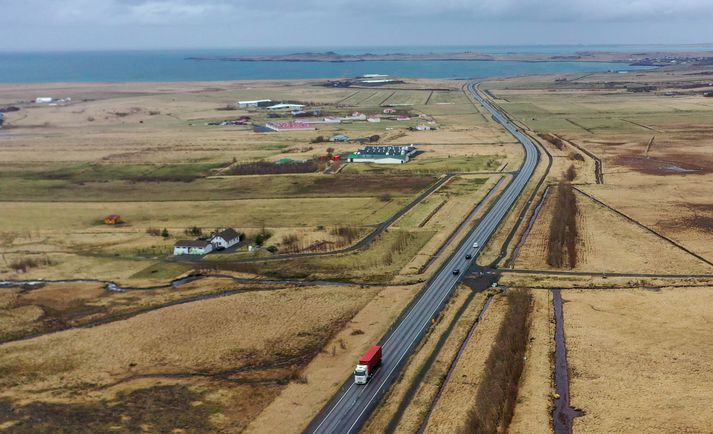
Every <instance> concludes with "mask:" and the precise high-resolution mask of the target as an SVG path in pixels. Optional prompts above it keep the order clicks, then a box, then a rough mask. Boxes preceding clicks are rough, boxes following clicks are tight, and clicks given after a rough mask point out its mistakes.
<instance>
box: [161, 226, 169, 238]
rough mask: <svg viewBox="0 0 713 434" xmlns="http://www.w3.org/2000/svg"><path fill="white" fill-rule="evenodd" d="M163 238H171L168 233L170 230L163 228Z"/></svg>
mask: <svg viewBox="0 0 713 434" xmlns="http://www.w3.org/2000/svg"><path fill="white" fill-rule="evenodd" d="M161 236H162V237H164V238H168V237H170V236H171V234H170V233H169V232H168V229H166V228H163V230H162V231H161Z"/></svg>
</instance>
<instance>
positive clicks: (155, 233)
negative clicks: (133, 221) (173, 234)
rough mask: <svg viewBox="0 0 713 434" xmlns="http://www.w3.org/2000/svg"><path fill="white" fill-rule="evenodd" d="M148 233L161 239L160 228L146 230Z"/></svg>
mask: <svg viewBox="0 0 713 434" xmlns="http://www.w3.org/2000/svg"><path fill="white" fill-rule="evenodd" d="M146 233H147V234H149V235H151V236H153V237H160V236H161V229H159V228H146Z"/></svg>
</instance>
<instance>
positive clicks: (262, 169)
mask: <svg viewBox="0 0 713 434" xmlns="http://www.w3.org/2000/svg"><path fill="white" fill-rule="evenodd" d="M318 169H319V165H318V164H317V162H315V161H312V160H310V161H304V162H299V161H296V162H292V163H285V164H275V163H270V162H268V161H256V162H253V163H243V164H236V165H234V166H232V167H230V168H229V169H228V170H226V173H227V174H229V175H273V174H284V173H312V172H316V171H317V170H318Z"/></svg>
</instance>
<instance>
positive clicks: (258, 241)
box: [255, 232, 272, 246]
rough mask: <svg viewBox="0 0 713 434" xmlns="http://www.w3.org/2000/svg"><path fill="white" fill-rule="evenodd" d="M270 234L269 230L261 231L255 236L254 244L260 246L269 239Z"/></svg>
mask: <svg viewBox="0 0 713 434" xmlns="http://www.w3.org/2000/svg"><path fill="white" fill-rule="evenodd" d="M271 236H272V234H271V233H270V232H261V233H259V234H257V235H256V236H255V245H258V246H262V245H263V244H265V241H267V240H268V239H270V237H271Z"/></svg>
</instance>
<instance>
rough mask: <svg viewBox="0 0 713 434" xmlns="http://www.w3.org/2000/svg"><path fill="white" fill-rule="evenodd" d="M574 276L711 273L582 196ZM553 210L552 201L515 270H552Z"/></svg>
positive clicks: (699, 264)
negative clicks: (550, 235) (549, 246)
mask: <svg viewBox="0 0 713 434" xmlns="http://www.w3.org/2000/svg"><path fill="white" fill-rule="evenodd" d="M577 207H578V210H579V213H578V222H577V227H578V233H579V238H578V241H577V257H578V261H577V265H576V267H575V270H578V271H593V272H612V273H613V272H620V273H627V272H630V273H656V274H666V273H671V274H681V273H709V272H710V271H711V267H709V266H707V265H706V264H705V263H702V262H701V261H699V260H697V259H696V258H693V257H692V256H690V255H689V254H687V253H686V252H684V251H682V250H680V249H678V248H677V247H675V246H673V245H671V244H670V243H668V242H666V241H665V240H662V239H661V238H659V237H657V236H655V235H653V234H651V233H650V232H648V231H646V230H644V229H642V228H640V227H638V226H636V225H635V224H633V223H631V222H629V221H628V220H626V219H624V218H623V217H621V216H620V215H618V214H616V213H614V212H612V211H610V210H607V209H606V208H603V207H602V206H600V205H598V204H596V203H595V202H593V201H591V200H590V199H588V198H587V197H585V196H582V195H577ZM553 208H554V200H553V197H552V195H550V196H549V197H548V198H547V200H546V201H545V204H544V206H543V207H542V211H541V212H540V216H539V217H538V219H537V221H536V222H535V225H534V227H533V229H532V232H530V235H529V236H528V238H527V240H526V242H525V244H524V246H523V248H522V250H521V252H520V256H519V257H518V259H517V261H516V262H515V267H516V268H531V269H551V267H550V266H549V265H548V264H547V263H546V258H547V256H546V254H547V242H548V228H549V224H550V219H551V216H552V212H553Z"/></svg>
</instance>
